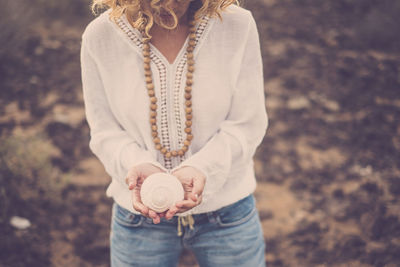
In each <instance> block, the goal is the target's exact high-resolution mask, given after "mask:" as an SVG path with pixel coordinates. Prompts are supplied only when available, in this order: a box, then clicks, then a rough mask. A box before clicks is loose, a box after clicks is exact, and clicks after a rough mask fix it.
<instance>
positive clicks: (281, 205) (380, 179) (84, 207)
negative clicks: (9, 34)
mask: <svg viewBox="0 0 400 267" xmlns="http://www.w3.org/2000/svg"><path fill="white" fill-rule="evenodd" d="M379 3H380V4H379ZM382 3H390V1H389V2H388V1H381V2H377V1H361V0H358V1H356V0H354V1H350V0H338V1H315V0H314V1H312V0H299V1H290V0H279V1H278V0H257V1H255V0H254V1H246V2H244V6H245V7H246V8H248V9H250V10H251V11H252V12H253V15H254V17H255V18H256V21H257V24H258V28H259V33H260V38H261V45H262V53H263V60H264V78H265V95H266V108H267V112H268V115H269V128H268V131H267V134H266V137H265V138H264V141H263V143H262V145H261V146H260V147H259V149H258V150H257V154H256V158H255V168H256V174H257V178H258V182H259V183H258V187H257V190H256V198H257V205H258V208H259V211H260V217H261V220H262V225H263V229H264V236H265V243H266V262H267V266H269V267H275V266H276V267H278V266H296V267H297V266H360V267H364V266H388V267H391V266H400V222H399V219H400V218H399V215H400V200H399V195H400V179H399V177H400V119H399V118H400V67H399V62H400V61H399V59H400V49H399V47H400V38H399V37H398V36H397V35H396V34H394V32H395V31H394V30H395V29H396V27H397V26H398V25H399V23H400V20H399V19H398V18H397V15H396V14H397V13H395V11H394V8H393V6H390V4H389V5H388V4H382ZM399 8H400V7H399ZM397 10H400V9H397ZM90 19H91V18H90V17H84V18H81V19H74V20H73V21H72V20H70V21H68V20H65V19H63V20H61V19H57V18H51V19H49V18H47V19H45V20H44V21H42V22H39V23H38V24H37V26H35V28H34V32H33V33H32V37H31V38H30V39H29V40H28V42H27V45H26V49H25V50H24V51H23V53H24V58H25V59H24V60H21V61H19V62H18V63H16V62H11V63H10V64H7V66H3V67H2V68H1V71H2V72H3V74H5V75H4V77H8V79H7V81H6V80H3V81H2V82H1V86H2V92H1V99H2V101H1V103H2V107H1V113H0V115H1V116H0V127H1V128H0V129H1V134H2V135H3V136H12V135H22V136H28V135H34V134H35V133H37V132H44V133H46V134H47V136H48V137H49V138H50V140H51V143H52V145H53V146H54V148H55V149H56V150H57V151H58V153H56V155H55V156H54V157H53V158H52V163H53V164H54V166H56V167H57V168H59V169H60V170H61V171H62V172H63V173H66V174H68V175H69V176H68V177H69V178H68V182H67V183H66V184H65V185H64V186H63V188H62V190H61V193H60V196H61V198H62V201H61V202H60V203H51V201H50V202H43V203H40V204H37V205H36V204H35V205H33V204H32V205H31V206H30V208H31V211H30V212H26V213H25V217H28V218H29V219H30V220H31V222H32V226H31V227H30V228H28V229H27V230H15V229H13V228H12V227H11V226H7V225H5V226H4V225H2V226H4V227H3V228H2V230H1V231H0V238H1V236H3V238H1V239H2V240H5V241H4V242H3V241H1V242H2V244H1V246H0V248H1V249H0V265H2V266H28V265H29V266H108V261H109V255H108V253H109V244H108V235H109V227H110V209H111V203H112V202H111V200H110V199H108V198H106V196H105V189H106V186H107V184H108V183H109V181H110V178H109V177H108V175H107V174H106V173H105V171H104V168H103V167H102V165H101V164H100V162H99V161H98V160H97V159H96V158H95V157H94V156H93V154H91V152H90V150H89V148H88V140H89V137H88V134H89V130H88V126H87V124H86V121H85V117H84V109H83V100H82V92H81V84H80V66H79V49H80V36H81V33H82V31H83V29H84V26H85V25H86V24H87V22H88V21H89V20H90ZM2 63H3V62H2ZM10 77H12V78H11V79H9V78H10ZM3 88H6V90H4V91H3ZM21 88H24V89H21ZM3 175H4V174H3ZM34 203H36V202H34ZM38 203H39V202H38ZM13 208H14V213H15V214H14V215H18V212H19V211H21V209H23V207H19V206H16V207H13ZM22 213H23V212H22ZM180 266H196V262H195V260H194V258H193V257H192V255H191V254H190V253H188V252H187V253H185V254H184V255H183V256H182V259H181V263H180Z"/></svg>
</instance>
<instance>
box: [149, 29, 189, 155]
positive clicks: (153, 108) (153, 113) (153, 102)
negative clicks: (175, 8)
mask: <svg viewBox="0 0 400 267" xmlns="http://www.w3.org/2000/svg"><path fill="white" fill-rule="evenodd" d="M189 25H190V28H189V43H188V46H187V48H186V52H187V73H186V86H185V116H186V122H185V126H186V128H185V133H186V140H185V141H183V146H182V147H181V148H180V149H178V150H168V149H167V148H166V147H165V146H164V145H162V144H161V140H160V137H159V135H158V131H157V97H156V96H155V90H154V83H153V78H152V72H151V67H150V62H151V59H150V39H148V38H145V37H144V36H145V33H144V31H143V30H142V37H143V49H142V52H143V61H144V75H145V81H146V88H147V93H148V95H149V97H150V126H151V135H152V137H153V142H154V145H155V148H156V149H157V150H159V151H160V152H161V153H162V154H163V155H164V156H165V157H166V158H171V157H177V156H183V155H184V154H185V153H186V151H188V149H189V145H190V143H191V141H192V139H193V134H192V119H193V114H192V85H193V72H194V54H193V51H194V48H195V46H196V23H195V21H191V22H190V23H189Z"/></svg>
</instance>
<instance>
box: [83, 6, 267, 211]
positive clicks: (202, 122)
mask: <svg viewBox="0 0 400 267" xmlns="http://www.w3.org/2000/svg"><path fill="white" fill-rule="evenodd" d="M109 11H110V10H107V11H106V12H104V13H103V14H101V15H100V16H99V17H97V18H95V19H94V20H92V22H90V23H89V24H88V26H87V27H86V29H85V31H84V33H83V35H82V47H81V67H82V84H83V96H84V103H85V112H86V119H87V122H88V124H89V127H90V135H91V138H90V143H89V146H90V149H91V150H92V152H93V153H94V154H95V155H96V156H97V157H98V159H99V160H100V161H101V162H102V164H103V165H104V167H105V170H106V172H107V173H108V174H109V175H110V176H111V177H112V182H111V184H110V185H109V186H108V189H107V195H108V196H110V197H113V198H114V200H115V201H116V202H117V203H118V204H119V205H121V206H122V207H124V208H126V209H128V210H130V211H131V212H134V213H137V212H136V211H135V210H134V209H133V207H132V199H131V191H129V190H128V186H127V185H126V184H125V181H124V180H125V177H126V174H127V172H128V170H129V169H130V168H131V167H133V166H135V165H138V164H140V163H152V164H154V165H156V166H158V167H160V168H162V169H164V170H165V171H171V172H172V171H173V170H175V169H177V168H179V167H182V166H192V167H195V168H197V169H198V170H200V171H202V172H203V173H204V174H205V176H206V185H205V188H204V192H203V202H202V203H201V204H200V205H199V206H197V207H195V208H193V209H191V210H189V211H187V212H185V213H183V214H181V215H187V214H197V213H203V212H209V211H213V210H216V209H219V208H221V207H223V206H226V205H229V204H232V203H234V202H236V201H238V200H240V199H242V198H244V197H245V196H247V195H249V194H250V193H252V192H253V191H254V190H255V187H256V180H255V175H254V166H253V156H254V153H255V150H256V148H257V146H258V145H259V144H260V143H261V141H262V139H263V137H264V135H265V131H266V129H267V125H268V118H267V113H266V110H265V100H264V82H263V67H262V60H261V53H260V44H259V37H258V32H257V27H256V24H255V21H254V18H253V16H252V15H251V13H250V12H249V11H247V10H245V9H243V8H241V7H238V6H235V5H232V6H230V7H228V8H227V9H226V10H225V11H224V12H223V13H222V21H221V20H220V19H219V18H209V17H205V18H204V20H203V21H202V22H201V23H199V24H198V25H197V30H196V35H197V39H196V47H195V51H194V57H195V71H194V78H193V86H192V102H193V106H192V108H193V120H192V121H193V125H192V133H193V136H194V138H193V140H192V143H191V145H190V147H189V150H188V151H187V152H186V153H185V155H184V156H182V157H173V158H165V157H164V155H163V154H162V153H161V152H160V151H158V150H156V149H155V146H154V143H153V139H152V136H151V129H150V122H149V118H150V115H149V111H150V108H149V105H150V104H149V103H150V100H149V97H148V95H147V89H146V87H145V81H144V70H143V56H142V51H141V48H142V42H141V37H140V34H139V31H138V30H137V29H135V28H133V27H132V26H131V25H130V24H129V23H128V20H127V18H126V17H125V16H122V17H121V18H120V19H118V21H117V23H115V22H113V21H112V20H110V19H109V17H108V15H109ZM187 44H188V39H186V42H185V44H184V46H183V47H182V49H181V50H180V52H179V54H178V56H177V57H176V59H175V61H174V62H173V63H172V64H170V63H169V62H168V61H167V59H166V58H165V57H164V56H163V55H162V54H161V53H160V52H159V51H158V50H157V48H155V47H154V46H153V45H151V46H150V47H151V56H150V57H151V70H152V72H153V82H154V85H155V93H156V97H157V99H158V102H157V104H158V108H157V126H158V129H159V130H158V131H159V136H160V139H161V143H162V144H163V145H165V146H166V147H167V148H168V150H177V149H180V148H181V147H182V145H183V141H184V140H185V137H186V134H185V132H184V128H185V120H186V119H185V110H184V102H185V98H184V87H185V81H186V56H187V55H186V46H187Z"/></svg>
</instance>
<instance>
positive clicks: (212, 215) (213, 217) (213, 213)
mask: <svg viewBox="0 0 400 267" xmlns="http://www.w3.org/2000/svg"><path fill="white" fill-rule="evenodd" d="M207 217H208V221H209V222H210V223H215V221H216V217H217V212H216V211H211V212H207Z"/></svg>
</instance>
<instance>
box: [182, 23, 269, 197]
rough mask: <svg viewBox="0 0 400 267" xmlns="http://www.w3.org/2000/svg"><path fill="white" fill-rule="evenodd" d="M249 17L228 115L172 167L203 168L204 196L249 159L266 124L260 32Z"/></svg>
mask: <svg viewBox="0 0 400 267" xmlns="http://www.w3.org/2000/svg"><path fill="white" fill-rule="evenodd" d="M250 17H251V19H250V22H249V28H248V31H247V34H248V35H247V38H246V41H245V43H246V44H245V47H244V54H243V57H242V63H241V66H240V72H239V75H238V76H237V81H236V83H234V84H236V88H235V90H234V94H233V97H232V104H231V109H230V112H229V115H228V116H227V118H226V120H225V121H223V122H222V123H221V125H220V128H219V131H218V132H217V133H216V134H215V135H214V136H213V137H212V138H211V139H210V140H209V141H208V142H207V143H206V145H205V146H204V147H202V148H201V149H200V150H199V151H197V152H196V153H194V154H193V155H192V156H191V157H189V158H188V159H186V160H185V161H183V162H182V163H181V164H180V165H179V166H177V167H176V168H174V169H178V168H181V167H183V166H191V167H194V168H197V169H198V170H200V171H202V172H203V173H204V174H205V176H206V185H205V188H204V191H203V196H204V197H205V198H206V197H208V196H210V195H213V194H214V193H216V192H218V190H220V189H221V188H222V186H223V185H224V183H225V182H226V180H227V179H228V175H229V173H230V172H231V170H232V167H236V166H245V165H244V164H246V163H249V162H250V161H251V160H252V158H253V156H254V153H255V151H256V148H257V147H258V145H259V144H260V143H261V141H262V139H263V137H264V135H265V131H266V129H267V127H268V117H267V113H266V109H265V98H264V79H263V66H262V58H261V52H260V43H259V36H258V31H257V26H256V23H255V21H254V18H253V16H250Z"/></svg>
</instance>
